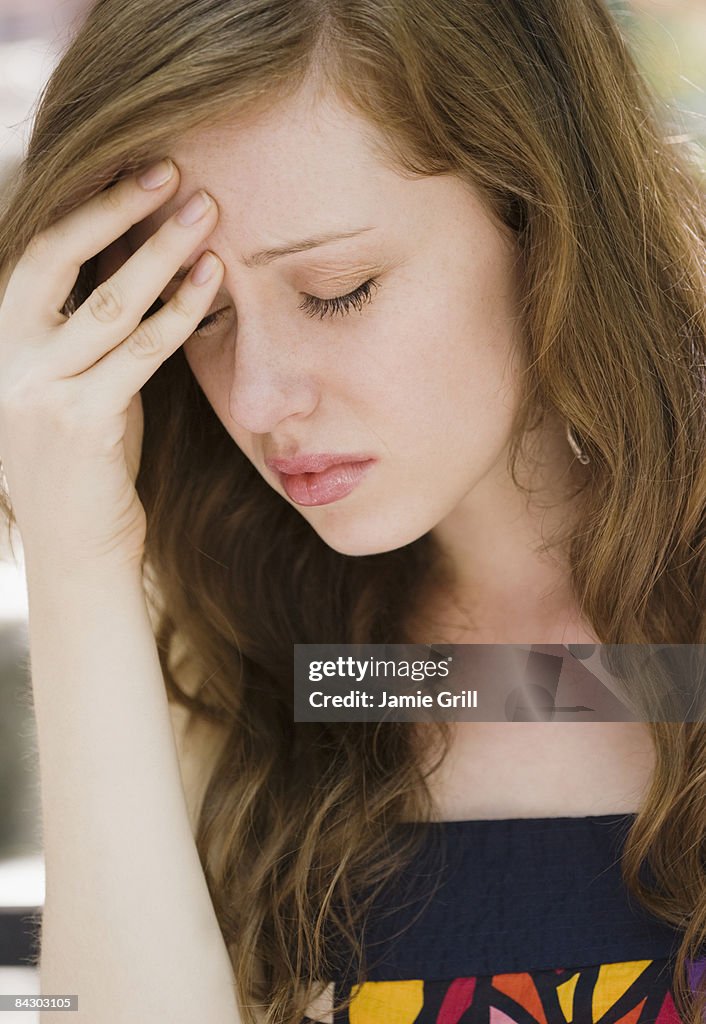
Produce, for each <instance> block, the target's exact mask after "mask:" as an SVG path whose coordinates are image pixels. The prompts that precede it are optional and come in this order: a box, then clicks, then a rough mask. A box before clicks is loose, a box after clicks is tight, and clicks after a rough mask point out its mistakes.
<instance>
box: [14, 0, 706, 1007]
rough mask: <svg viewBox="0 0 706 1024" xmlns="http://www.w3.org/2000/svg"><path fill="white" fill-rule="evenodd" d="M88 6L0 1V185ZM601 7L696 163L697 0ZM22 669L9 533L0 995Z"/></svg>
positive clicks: (35, 985) (700, 37) (705, 107)
mask: <svg viewBox="0 0 706 1024" xmlns="http://www.w3.org/2000/svg"><path fill="white" fill-rule="evenodd" d="M567 2H573V0H567ZM89 6H90V3H86V2H85V0H0V193H1V190H2V188H3V184H4V183H5V182H7V181H9V180H11V179H12V176H13V175H14V174H15V173H16V169H17V166H18V163H19V161H20V160H21V158H22V154H23V152H24V147H25V144H26V140H27V137H28V132H29V129H30V126H31V119H32V114H33V110H34V105H35V103H36V100H37V98H38V95H39V93H40V91H41V88H42V86H43V84H44V82H45V81H46V79H47V77H48V76H49V74H50V73H51V71H52V68H53V67H54V65H55V63H56V62H57V60H58V59H59V57H60V56H61V52H62V50H63V49H64V47H65V46H66V45H67V43H68V42H69V40H70V38H71V36H72V34H73V32H74V31H75V30H76V28H77V27H78V25H79V24H80V19H81V17H82V16H83V14H84V12H85V11H86V10H87V9H88V7H89ZM610 6H611V9H612V10H613V12H614V14H615V16H616V18H617V19H618V20H619V22H620V23H621V26H622V27H623V29H624V31H625V33H626V35H627V37H628V38H629V40H630V42H631V45H632V47H633V50H634V53H635V55H636V58H637V60H638V63H639V65H640V68H641V69H642V71H643V73H644V74H645V75H646V77H647V78H648V79H649V81H650V82H651V83H652V84H653V86H654V87H655V89H656V90H657V91H658V92H659V93H660V94H661V95H662V96H663V97H664V98H665V99H666V100H667V101H668V102H669V103H670V106H671V108H672V113H671V119H672V121H673V133H674V135H675V137H677V138H678V137H680V136H682V135H686V136H689V137H691V138H692V139H693V144H694V146H695V147H696V148H697V151H698V152H699V153H700V155H701V159H702V160H703V165H704V167H706V0H614V2H612V3H610ZM0 200H1V195H0ZM27 669H28V654H27V596H26V591H25V584H24V570H23V561H22V546H21V542H20V538H19V536H17V535H15V536H14V537H12V538H10V539H8V538H6V537H5V536H2V535H0V994H3V993H4V994H10V993H13V994H15V993H17V994H20V993H25V994H32V993H38V992H39V982H38V978H37V972H36V969H35V968H34V967H33V966H32V962H33V956H34V947H33V935H34V932H35V931H36V927H35V923H36V922H38V920H39V916H40V913H41V907H42V904H43V899H44V870H43V860H42V852H41V822H40V804H39V787H38V775H37V767H36V748H35V735H34V728H33V720H32V711H31V695H30V687H29V678H28V671H27ZM56 994H59V993H56ZM15 1019H16V1021H17V1024H35V1021H38V1019H39V1018H38V1016H37V1015H35V1014H34V1013H32V1012H30V1011H22V1012H20V1013H13V1012H12V1011H10V1012H7V1013H5V1014H4V1015H3V1024H13V1021H14V1020H15Z"/></svg>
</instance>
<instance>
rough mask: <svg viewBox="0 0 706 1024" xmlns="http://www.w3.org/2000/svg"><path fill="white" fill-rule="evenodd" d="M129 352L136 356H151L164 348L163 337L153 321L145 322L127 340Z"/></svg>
mask: <svg viewBox="0 0 706 1024" xmlns="http://www.w3.org/2000/svg"><path fill="white" fill-rule="evenodd" d="M126 344H127V347H128V351H129V352H131V353H132V354H133V355H136V356H145V355H146V356H149V355H152V354H153V353H155V352H159V350H160V349H161V348H162V336H161V334H160V332H159V329H158V328H157V327H156V326H155V324H154V323H153V322H152V320H149V319H148V320H143V321H142V323H141V324H140V325H139V327H137V328H136V330H134V331H133V332H132V334H131V335H130V337H129V338H128V339H127V342H126Z"/></svg>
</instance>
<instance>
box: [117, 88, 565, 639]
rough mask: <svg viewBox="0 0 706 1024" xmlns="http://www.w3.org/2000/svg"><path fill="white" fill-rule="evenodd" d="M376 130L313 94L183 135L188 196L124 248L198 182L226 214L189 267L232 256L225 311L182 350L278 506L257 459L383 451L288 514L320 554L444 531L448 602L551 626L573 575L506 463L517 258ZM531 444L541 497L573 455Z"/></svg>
mask: <svg viewBox="0 0 706 1024" xmlns="http://www.w3.org/2000/svg"><path fill="white" fill-rule="evenodd" d="M370 132H371V128H370V126H369V125H368V124H367V122H365V121H364V120H362V119H359V118H357V117H355V116H353V115H352V114H351V113H350V112H348V111H347V110H344V109H343V108H342V107H340V106H338V104H337V103H336V102H335V101H334V100H333V99H330V100H327V101H325V102H323V101H322V102H319V101H315V100H313V98H312V96H310V95H309V94H307V92H306V91H304V92H302V93H300V94H299V95H298V96H297V97H296V98H294V99H292V100H288V101H286V103H279V104H277V105H275V106H274V107H273V108H272V109H271V110H270V111H268V113H267V116H259V117H251V118H249V119H248V120H247V121H245V120H242V119H241V120H237V119H234V120H233V121H232V122H224V124H223V125H221V126H210V127H209V128H207V129H204V130H199V131H198V132H195V133H192V134H190V135H187V136H184V137H182V138H181V139H180V140H178V142H177V143H176V144H175V145H174V146H172V147H171V148H170V155H171V156H172V157H173V158H174V159H175V160H176V162H177V165H178V167H179V170H180V174H181V182H180V187H179V191H178V192H177V194H176V196H175V197H174V198H173V199H172V200H170V202H169V203H167V204H165V206H164V207H163V208H161V209H160V210H159V211H158V212H157V214H155V215H154V216H153V217H151V218H149V220H148V221H145V222H143V223H142V224H140V225H137V226H136V227H135V228H134V229H133V230H132V232H131V236H130V238H131V244H132V245H133V246H136V245H139V244H140V243H141V242H142V241H144V239H146V238H147V237H148V235H149V234H150V233H151V232H152V231H153V230H154V229H155V228H156V227H157V226H158V224H160V223H162V222H163V221H164V220H165V219H166V218H167V216H169V215H170V214H171V213H172V212H174V211H175V210H176V209H178V207H179V206H180V205H181V204H182V203H183V202H184V201H185V200H186V199H188V198H189V196H190V195H191V194H192V193H193V191H195V190H196V189H197V188H205V189H206V190H207V191H209V192H210V194H211V195H213V197H214V198H215V199H216V201H217V202H218V204H219V209H220V218H219V221H218V224H217V226H216V229H215V230H214V232H213V233H212V235H211V236H210V237H209V238H208V239H206V240H205V242H204V244H203V245H202V246H201V247H200V248H199V249H198V250H196V251H195V252H194V254H193V256H192V258H191V259H190V260H189V265H190V264H191V263H193V262H195V260H196V259H197V257H198V255H200V253H201V252H202V251H203V250H204V249H206V248H211V249H213V250H214V251H215V252H217V253H218V255H219V256H220V257H221V258H222V259H223V261H224V263H225V267H226V272H225V277H224V281H223V287H222V289H221V293H220V295H219V297H218V298H217V299H216V301H215V302H214V304H213V306H212V308H211V312H215V311H216V310H219V309H221V310H224V311H225V312H224V316H223V318H222V319H221V321H220V323H219V324H217V325H213V326H212V327H211V328H210V329H209V330H208V332H207V333H204V334H203V335H202V336H194V337H192V338H191V339H190V340H189V341H187V343H186V344H185V347H184V351H185V355H186V358H187V360H188V362H189V365H190V367H191V369H192V371H193V373H194V375H195V377H196V378H197V380H198V382H199V384H200V386H201V388H202V389H203V391H204V393H205V395H206V396H207V398H208V400H209V401H210V402H211V404H212V406H213V408H214V410H215V412H216V414H217V415H218V417H219V419H220V420H221V422H222V423H223V425H224V427H225V429H226V430H227V431H228V433H229V434H230V435H231V437H232V438H233V440H234V441H235V443H236V444H237V445H238V446H239V447H240V448H241V449H242V451H243V452H244V453H245V455H246V456H247V457H248V458H249V459H250V460H251V461H252V463H253V464H254V465H255V466H256V467H257V469H258V470H259V472H260V473H262V475H263V476H264V478H265V480H266V481H267V482H268V483H269V484H270V486H272V487H273V488H274V489H275V490H276V491H277V492H278V493H279V494H280V495H281V496H282V500H283V501H290V498H289V497H288V496H287V494H286V493H285V491H284V490H283V488H282V487H281V485H280V483H279V480H278V478H277V475H276V474H275V473H274V472H273V471H272V470H270V469H269V468H268V467H267V466H266V465H265V462H264V458H265V456H271V455H273V454H275V453H277V454H281V453H286V454H290V453H291V452H292V451H296V452H303V453H312V452H322V451H323V452H325V451H332V452H366V453H367V452H369V453H372V454H373V455H375V456H376V457H377V459H378V460H379V461H378V463H377V464H376V465H375V466H374V467H373V469H372V471H370V472H369V473H368V474H367V475H366V477H365V479H364V480H363V481H362V483H360V484H359V486H358V487H356V488H355V489H354V490H353V492H352V493H351V494H349V495H348V496H347V497H345V498H344V499H342V500H340V501H337V502H333V503H331V504H329V505H322V506H312V507H303V506H295V507H296V508H297V510H298V511H299V513H300V514H301V515H303V516H304V517H305V518H306V519H307V521H308V522H309V523H310V524H311V525H312V527H313V528H314V529H315V530H316V531H317V532H318V533H319V535H320V536H321V537H322V539H323V540H324V541H325V542H326V543H327V544H329V545H330V546H331V547H333V548H334V549H335V550H337V551H340V552H343V553H346V554H350V555H362V554H369V553H377V552H382V551H388V550H393V549H395V548H398V547H401V546H402V545H405V544H408V543H410V542H412V541H413V540H415V539H417V538H418V537H420V536H421V535H423V534H425V533H426V532H427V531H429V530H435V531H436V534H437V535H438V536H439V537H440V539H441V540H442V541H443V542H444V544H445V545H446V547H447V549H448V550H449V551H450V552H451V554H452V556H453V561H454V563H455V564H456V566H457V571H458V579H459V594H462V593H463V591H464V589H466V590H467V591H468V593H478V592H480V591H482V592H483V594H484V601H483V607H484V609H485V613H484V614H485V615H486V617H487V627H488V629H490V628H493V629H494V628H495V625H496V623H495V620H496V618H498V617H499V618H500V620H501V621H502V622H506V621H507V618H508V610H509V608H510V607H512V606H513V605H514V610H513V614H514V615H515V616H520V617H521V618H522V616H527V614H528V608H535V607H537V608H540V609H541V615H542V618H543V621H544V620H545V621H546V622H547V623H548V622H551V623H552V624H556V621H557V607H558V605H561V608H562V611H566V609H565V604H566V600H567V598H566V593H565V572H564V570H563V569H561V568H560V567H559V566H558V565H556V564H555V563H554V562H553V561H551V560H547V559H546V558H543V557H541V556H540V555H538V554H537V553H536V552H535V551H534V550H533V549H532V546H533V545H534V544H536V543H537V541H538V539H539V537H540V532H539V531H540V526H541V522H540V520H539V519H536V517H534V516H531V515H530V514H529V512H528V510H527V509H526V507H525V501H524V498H523V497H522V496H521V495H520V494H519V492H518V491H517V490H516V488H514V486H513V485H512V483H511V481H510V480H509V477H508V473H507V469H506V465H505V459H506V454H507V442H508V436H509V430H510V425H511V420H512V415H513V411H514V409H515V406H516V403H517V396H518V390H517V389H518V386H519V385H518V373H519V371H520V369H521V366H522V355H521V345H520V332H521V325H520V322H519V316H518V282H519V274H520V261H519V253H518V251H517V248H516V246H515V244H514V240H513V238H512V236H511V235H510V233H509V232H507V231H506V230H505V229H504V228H502V227H501V225H499V224H498V223H496V222H495V220H494V219H493V218H492V216H491V215H490V214H489V212H487V211H486V209H485V207H484V205H483V204H482V202H481V201H480V199H479V197H478V196H477V195H476V193H475V191H474V190H473V189H472V188H471V187H470V186H469V185H468V184H467V183H465V182H463V181H462V180H461V179H459V178H457V177H455V176H452V175H439V176H433V177H423V178H409V177H407V176H402V175H401V174H399V173H397V172H396V171H395V170H393V169H391V168H390V167H388V166H386V165H384V164H383V163H382V162H381V161H380V158H379V157H378V155H377V154H376V152H375V151H374V149H373V148H372V147H371V145H370V143H369V141H368V139H369V137H370ZM363 226H366V227H370V226H372V230H367V231H365V232H363V233H361V234H359V235H357V236H356V237H353V238H350V239H347V240H344V241H337V242H333V243H330V244H328V245H326V246H321V247H319V248H316V249H312V250H310V251H309V252H304V253H299V254H296V255H291V256H287V257H283V258H280V259H278V260H276V261H274V262H272V263H270V264H268V265H266V266H256V267H248V266H246V265H245V264H244V263H243V262H242V258H243V257H244V256H246V255H247V254H249V253H251V252H253V251H254V250H258V249H263V248H269V247H272V246H276V245H279V244H282V243H283V242H284V241H288V240H290V239H300V238H305V237H308V236H311V235H313V234H318V233H319V232H324V231H331V230H350V229H352V228H358V227H363ZM369 277H374V278H376V280H377V282H378V283H377V287H375V288H373V289H372V291H371V301H370V302H363V303H362V305H361V308H360V309H357V308H355V307H353V308H351V310H350V312H348V313H347V314H344V315H340V314H335V315H333V316H331V315H326V316H324V317H323V319H322V318H320V317H319V316H314V317H311V316H308V315H307V314H306V313H305V312H304V311H303V310H302V309H301V308H299V307H300V305H301V303H302V301H304V300H305V297H306V296H307V295H312V296H317V297H318V298H320V299H326V298H329V299H330V298H334V297H336V296H340V295H344V294H346V293H347V292H350V291H351V290H353V289H354V288H356V287H358V286H359V285H361V284H363V283H364V281H365V280H367V279H368V278H369ZM175 287H176V286H175V285H172V286H170V288H169V289H167V290H166V291H165V292H164V293H163V297H164V298H167V297H168V296H169V294H171V293H172V292H173V291H174V288H175ZM538 443H540V445H541V451H542V453H543V455H544V456H545V458H546V461H547V467H546V474H545V476H544V477H543V478H542V480H541V483H542V484H543V485H548V486H549V487H550V490H551V489H552V488H553V487H554V484H555V482H556V481H558V480H559V479H560V478H561V476H562V474H565V473H566V470H567V467H568V465H569V463H570V461H571V459H572V458H573V456H572V454H571V452H570V450H569V449H568V445H567V444H566V440H565V438H564V437H563V436H562V434H561V425H560V424H553V425H552V429H551V430H549V431H548V432H546V434H543V435H542V437H541V438H540V439H539V442H538ZM551 493H552V496H553V497H556V495H555V494H554V492H553V490H552V491H551ZM291 503H292V504H294V503H293V502H291ZM555 514H558V515H559V521H560V520H561V516H562V515H563V514H564V513H563V512H561V511H559V513H555ZM544 525H545V526H546V525H547V522H545V523H544ZM557 587H559V591H558V592H557V593H558V597H557V596H556V595H555V596H554V597H552V598H551V599H547V600H548V603H547V604H546V607H545V605H544V604H542V603H541V602H543V601H544V596H545V592H547V590H555V589H556V588H557ZM447 596H448V595H447ZM537 602H540V604H537ZM532 616H534V617H536V615H535V613H532V614H531V616H530V618H531V619H532V621H534V620H533V618H532ZM567 616H568V618H571V611H570V609H569V611H568V612H567ZM513 621H515V622H516V621H517V619H516V618H515V619H513ZM567 621H568V619H567ZM534 625H535V626H539V625H540V623H539V622H537V623H534ZM572 639H573V637H572ZM545 642H546V638H545Z"/></svg>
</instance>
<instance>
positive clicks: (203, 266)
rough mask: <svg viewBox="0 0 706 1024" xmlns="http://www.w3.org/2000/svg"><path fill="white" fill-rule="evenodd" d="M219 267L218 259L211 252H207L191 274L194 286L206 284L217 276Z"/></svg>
mask: <svg viewBox="0 0 706 1024" xmlns="http://www.w3.org/2000/svg"><path fill="white" fill-rule="evenodd" d="M217 266H218V261H217V260H216V257H215V256H212V255H211V253H210V252H205V253H204V254H203V256H201V258H200V259H199V260H198V262H197V264H196V266H195V267H194V269H193V271H192V272H191V280H192V281H193V282H194V284H206V282H207V281H210V280H211V278H212V277H213V275H214V274H215V272H216V267H217Z"/></svg>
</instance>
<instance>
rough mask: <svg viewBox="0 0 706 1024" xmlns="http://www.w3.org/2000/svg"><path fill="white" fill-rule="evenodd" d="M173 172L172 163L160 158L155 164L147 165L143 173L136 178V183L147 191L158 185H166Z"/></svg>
mask: <svg viewBox="0 0 706 1024" xmlns="http://www.w3.org/2000/svg"><path fill="white" fill-rule="evenodd" d="M173 173H174V164H173V163H172V161H171V160H169V159H167V160H160V161H159V163H157V164H152V166H151V167H148V168H147V170H146V171H144V173H143V174H141V175H140V176H139V178H138V179H137V181H138V183H139V184H140V185H141V186H142V188H144V189H146V190H147V191H148V192H149V191H150V190H151V189H153V188H159V186H160V185H166V183H167V182H168V181H169V179H170V178H171V176H172V174H173Z"/></svg>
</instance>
